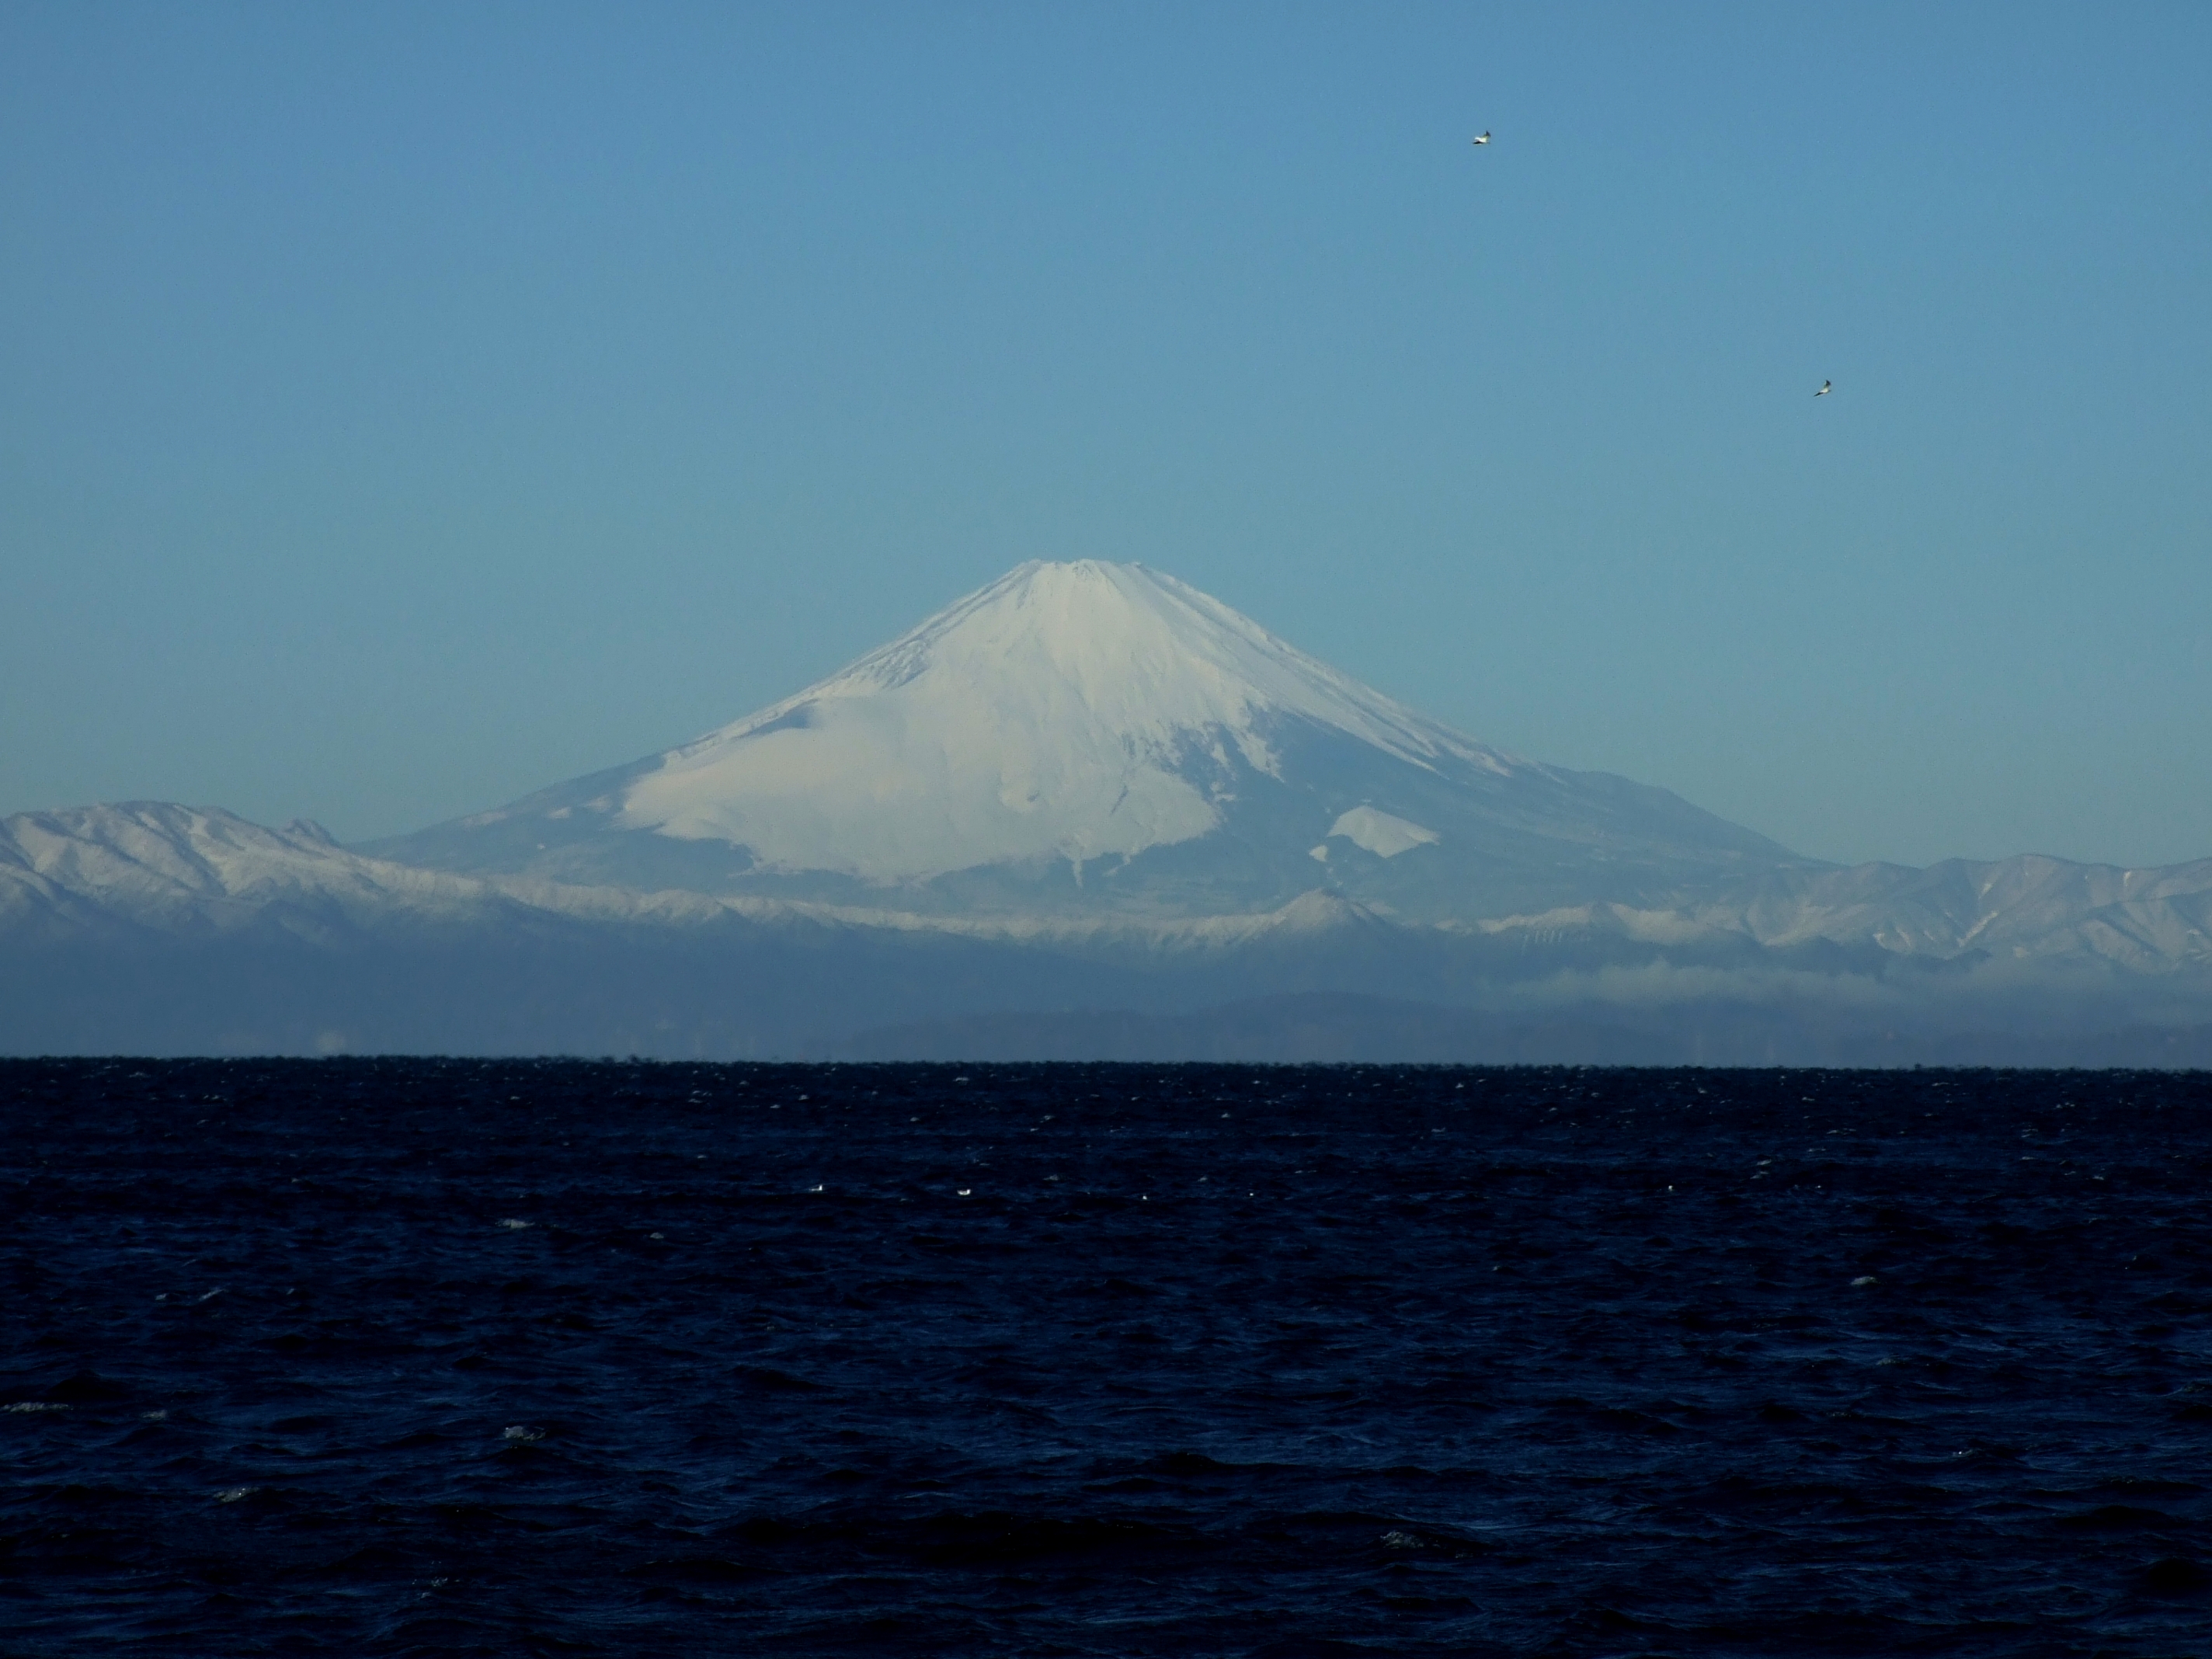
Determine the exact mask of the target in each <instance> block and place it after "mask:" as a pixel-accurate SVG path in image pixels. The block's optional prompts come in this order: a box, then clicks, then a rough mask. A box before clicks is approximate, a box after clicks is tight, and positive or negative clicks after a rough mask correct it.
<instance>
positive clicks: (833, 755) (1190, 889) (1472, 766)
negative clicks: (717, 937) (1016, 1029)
mask: <svg viewBox="0 0 2212 1659" xmlns="http://www.w3.org/2000/svg"><path fill="white" fill-rule="evenodd" d="M362 850H363V851H366V852H370V853H373V854H376V855H378V856H380V857H385V858H390V859H394V860H399V861H402V862H406V863H410V864H417V865H422V866H428V867H433V868H439V869H446V870H452V871H459V872H475V873H487V872H502V873H531V874H537V875H541V876H545V877H549V878H557V879H562V880H568V881H578V882H584V883H588V884H612V885H620V886H633V887H678V888H684V889H689V890H695V891H701V892H708V893H741V892H755V893H763V894H776V895H782V896H803V897H810V898H820V899H830V900H836V901H837V902H847V903H867V904H886V903H889V904H891V905H894V906H896V908H906V909H912V910H918V911H930V912H954V911H967V912H975V911H979V910H981V911H993V910H998V911H1003V910H1026V911H1040V910H1042V911H1063V912H1064V911H1086V910H1087V911H1094V912H1095V911H1098V910H1102V909H1103V910H1122V911H1127V912H1134V913H1138V914H1151V915H1197V914H1211V913H1218V912H1223V911H1231V910H1251V909H1261V908H1272V907H1273V906H1276V905H1279V904H1282V903H1284V902H1288V901H1289V900H1290V899H1291V898H1293V897H1295V896H1297V894H1299V893H1301V892H1304V891H1307V890H1313V889H1316V888H1319V889H1322V890H1330V891H1335V892H1339V893H1341V894H1343V895H1344V896H1346V897H1348V898H1351V899H1353V900H1355V901H1358V902H1363V903H1366V904H1370V905H1373V906H1376V907H1378V908H1383V909H1384V910H1385V911H1387V912H1389V913H1390V914H1395V915H1403V916H1406V917H1407V918H1409V919H1419V920H1443V919H1447V918H1462V919H1465V918H1474V917H1480V916H1485V915H1498V914H1504V913H1510V912H1511V911H1515V910H1521V909H1527V908H1541V907H1542V906H1545V905H1549V904H1553V903H1571V902H1582V901H1584V900H1588V899H1591V898H1599V899H1607V900H1625V901H1644V902H1650V901H1655V900H1656V899H1659V898H1661V897H1662V896H1666V895H1668V894H1670V893H1672V892H1674V891H1676V890H1680V889H1682V888H1684V887H1686V886H1691V885H1701V884H1706V883H1709V882H1711V881H1712V880H1714V879H1716V878H1722V877H1726V876H1731V875H1744V874H1749V873H1753V872H1765V871H1769V870H1776V869H1783V868H1792V867H1799V866H1802V862H1803V861H1802V860H1796V859H1795V858H1793V856H1792V855H1791V854H1790V853H1789V852H1788V851H1787V850H1786V849H1785V848H1781V847H1778V846H1777V845H1775V844H1774V843H1773V842H1769V841H1767V840H1765V838H1764V837H1761V836H1757V835H1754V834H1753V833H1752V832H1751V831H1749V830H1746V829H1740V828H1738V827H1737V826H1735V825H1733V824H1729V823H1725V822H1723V820H1721V819H1719V818H1716V817H1712V816H1711V814H1709V813H1705V812H1702V811H1699V810H1698V809H1697V808H1695V807H1693V806H1692V805H1689V804H1688V803H1687V802H1686V801H1683V800H1681V799H1680V798H1679V797H1676V796H1674V795H1672V794H1669V793H1667V792H1666V791H1664V790H1660V789H1655V788H1650V787H1645V786H1643V785H1638V784H1633V783H1631V782H1629V781H1626V780H1625V779H1620V778H1615V777H1611V776H1608V775H1603V774H1595V773H1577V772H1571V771H1566V770H1564V769H1559V768H1555V767H1547V766H1543V765H1540V764H1537V763H1533V762H1529V761H1525V760H1521V759H1518V758H1516V757H1511V756H1509V755H1506V754H1504V753H1502V752H1500V751H1498V750H1494V749H1492V748H1489V747H1487V746H1486V745H1484V744H1480V743H1477V742H1475V741H1474V740H1473V739H1472V738H1467V737H1465V736H1463V735H1462V734H1461V733H1459V732H1454V731H1452V730H1451V729H1450V728H1449V727H1447V726H1443V725H1441V724H1439V723H1437V721H1434V720H1429V719H1428V718H1426V717H1425V716H1424V715H1421V714H1417V713H1415V712H1414V711H1413V710H1412V709H1409V708H1406V707H1404V706H1403V705H1401V704H1400V703H1397V702H1393V701H1392V700H1391V699H1389V698H1388V697H1385V696H1382V695H1381V694H1380V693H1378V692H1376V691H1374V690H1370V689H1369V688H1368V687H1366V686H1364V685H1361V684H1359V683H1358V682H1357V681H1355V680H1352V679H1351V678H1348V677H1346V676H1345V675H1343V674H1340V673H1339V672H1337V671H1335V670H1334V669H1332V668H1329V667H1328V666H1327V665H1325V664H1322V663H1320V662H1318V661H1316V660H1315V659H1313V658H1311V657H1309V656H1307V655H1305V654H1304V653H1302V652H1300V651H1297V649H1295V648H1294V647H1291V646H1290V645H1288V644H1286V643H1285V642H1284V641H1281V640H1279V639H1277V638H1276V637H1275V636H1274V635H1272V634H1269V633H1268V632H1267V630H1266V629H1262V628H1261V627H1260V626H1259V625H1258V624H1257V623H1254V622H1252V621H1251V620H1250V619H1249V618H1248V617H1243V616H1241V615H1239V614H1238V613H1237V611H1232V610H1231V609H1230V608H1229V607H1228V606H1226V605H1222V604H1220V603H1219V602H1218V601H1217V600H1214V599H1210V598H1208V597H1207V596H1206V595H1205V594H1203V593H1200V592H1198V591H1197V590H1195V589H1194V588H1191V587H1189V586H1186V585H1184V584H1183V583H1182V582H1179V581H1176V580H1175V579H1174V578H1172V577H1170V576H1165V575H1163V574H1159V573H1158V572H1154V571H1151V570H1147V569H1146V568H1143V567H1141V566H1136V565H1112V564H1102V563H1097V562H1079V563H1074V564H1043V563H1032V564H1027V565H1024V566H1022V567H1021V568H1018V569H1017V570H1014V571H1012V572H1011V573H1009V574H1007V575H1006V576H1004V577H1002V578H1000V580H998V581H996V582H994V583H993V584H991V585H990V586H987V587H985V588H983V589H981V590H980V591H979V592H975V593H973V594H970V595H969V596H968V597H967V598H965V599H961V600H959V601H958V602H957V603H956V604H954V605H950V606H948V607H947V608H946V609H945V610H944V611H940V612H939V613H938V614H937V615H936V616H934V617H930V618H929V619H928V620H927V621H926V622H924V623H921V625H920V626H919V627H917V628H915V629H913V630H912V631H911V632H909V633H908V634H907V635H903V636H902V637H901V638H899V639H897V640H895V641H892V642H891V643H890V644H889V645H886V646H884V647H882V648H880V649H878V650H877V651H874V652H872V653H869V654H868V655H866V656H865V657H863V658H861V659H860V660H859V661H858V662H856V663H854V664H853V665H851V666H850V667H848V668H847V669H845V670H843V671H842V672H840V673H838V674H836V675H834V676H832V677H831V678H829V679H827V680H824V681H823V682H821V683H820V684H817V685H814V686H811V687H809V688H807V689H806V690H804V691H801V692H799V693H798V694H797V695H796V696H792V697H788V698H787V699H785V700H784V701H782V702H778V703H775V704H773V705H771V706H770V707H769V708H764V709H762V710H760V711H759V712H758V713H757V714H751V715H749V716H747V717H746V718H744V719H743V720H738V721H735V722H733V723H732V724H731V725H729V726H724V727H722V728H720V730H717V731H714V732H709V733H708V734H707V735H706V736H704V737H702V738H698V739H697V740H696V741H695V742H692V743H690V744H685V745H684V746H683V747H682V748H679V749H675V750H668V751H666V752H665V753H663V754H660V755H658V756H653V757H648V758H647V759H645V760H642V761H639V762H636V763H633V764H631V765H629V766H625V767H619V768H616V769H612V770H610V771H607V772H602V773H598V774H595V775H592V776H590V777H586V778H583V779H580V780H577V781H574V782H572V783H568V784H564V785H557V786H555V787H552V788H550V789H546V790H543V791H540V792H538V793H536V794H533V795H531V796H528V797H526V798H525V799H522V800H520V801H517V802H514V803H513V804H512V805H507V806H506V807H502V808H499V809H497V810H495V811H489V812H484V813H480V814H477V815H475V816H473V817H467V818H463V819H459V820H457V821H455V822H453V823H447V824H441V825H438V826H436V827H435V828H433V829H428V830H424V831H422V832H421V833H419V834H416V835H413V836H403V837H398V838H396V839H393V840H390V841H385V842H376V843H373V844H371V845H370V846H368V847H366V848H363V849H362ZM1805 867H1814V866H1805Z"/></svg>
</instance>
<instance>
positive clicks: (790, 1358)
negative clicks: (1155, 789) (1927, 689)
mask: <svg viewBox="0 0 2212 1659" xmlns="http://www.w3.org/2000/svg"><path fill="white" fill-rule="evenodd" d="M0 1101H4V1118H0V1127H3V1128H4V1135H0V1202H4V1206H5V1226H4V1235H0V1260H4V1264H5V1270H4V1279H0V1288H3V1289H4V1295H5V1302H4V1310H5V1312H4V1319H0V1343H4V1352H0V1405H4V1406H5V1407H6V1409H5V1411H4V1412H0V1473H4V1482H5V1485H4V1490H0V1505H4V1508H0V1652H4V1653H6V1654H9V1655H45V1654H63V1653H69V1654H80V1653H88V1652H95V1651H98V1652H113V1651H132V1650H137V1651H143V1652H149V1653H157V1654H172V1653H187V1652H208V1653H218V1652H219V1653H224V1654H248V1653H264V1652H266V1653H284V1654H320V1653H331V1654H348V1655H354V1654H400V1653H416V1654H498V1655H522V1654H547V1655H551V1654H564V1655H568V1654H641V1655H642V1654H685V1655H701V1654H719V1653H792V1654H840V1653H848V1652H852V1653H862V1652H865V1653H887V1654H908V1653H910V1654H948V1655H949V1654H998V1653H1003V1654H1023V1655H1031V1654H1039V1655H1042V1654H1070V1655H1092V1654H1097V1655H1137V1654H1236V1655H1245V1654H1253V1655H1261V1654H1265V1655H1304V1654H1322V1653H1330V1654H1341V1653H1373V1654H1427V1653H1437V1654H1476V1655H1480V1654H1522V1653H1541V1654H1565V1655H1579V1654H1590V1655H1600V1654H1604V1655H1615V1654H1685V1655H1688V1654H1723V1653H1725V1654H1777V1655H1781V1654H1790V1655H1796V1654H1806V1653H1820V1652H1832V1653H1839V1654H1866V1653H1882V1652H1910V1653H1916V1654H1954V1653H1956V1654H1977V1655H1979V1654H2015V1653H2016V1654H2035V1655H2052V1654H2075V1653H2079V1654H2084V1655H2087V1654H2103V1655H2179V1654H2203V1653H2205V1652H2207V1651H2209V1650H2212V1588H2208V1583H2212V1579H2209V1578H2208V1573H2212V1539H2208V1537H2207V1534H2206V1528H2207V1523H2208V1520H2212V1502H2208V1486H2212V1322H2208V1315H2212V1210H2208V1206H2207V1197H2208V1185H2207V1180H2208V1176H2212V1078H2208V1077H2206V1076H2203V1075H2196V1076H2189V1075H2156V1074H2089V1073H2071V1074H2069V1073H2040V1074H2027V1073H2014V1074H1995V1073H1932V1072H1929V1073H1891V1074H1869V1073H1711V1072H1705V1073H1697V1072H1641V1073H1638V1072H1594V1071H1581V1072H1573V1071H1557V1072H1525V1071H1523V1072H1495V1071H1493V1072H1482V1071H1450V1070H1394V1069H1317V1070H1273V1069H1257V1070H1255V1069H1253V1068H1249V1067H1158V1068H1148V1067H1135V1066H1130V1067H1121V1066H1062V1067H1023V1066H999V1067H990V1066H975V1067H972V1068H968V1069H964V1070H963V1069H959V1068H950V1067H865V1066H862V1067H851V1066H848V1067H843V1068H803V1067H772V1066H736V1067H719V1066H717V1067H708V1066H642V1065H640V1066H625V1065H606V1066H586V1065H575V1064H544V1065H532V1064H458V1063H454V1064H445V1063H429V1062H371V1061H334V1062H325V1063H296V1064H294V1063H258V1062H256V1063H241V1064H217V1063H200V1062H193V1063H178V1064H166V1063H165V1064H153V1063H137V1064H126V1065H106V1064H94V1063H87V1064H76V1063H67V1064H60V1063H58V1064H46V1063H30V1062H15V1063H9V1064H5V1065H0Z"/></svg>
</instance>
